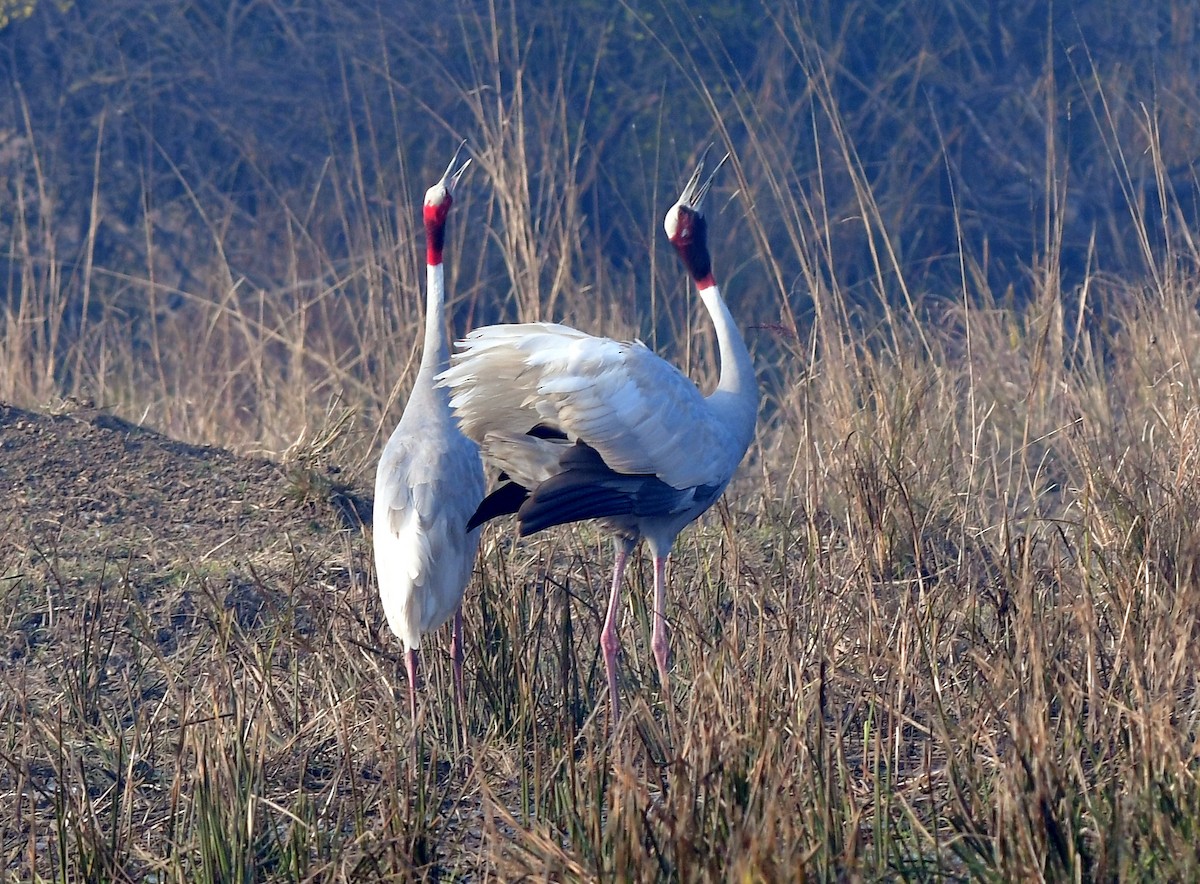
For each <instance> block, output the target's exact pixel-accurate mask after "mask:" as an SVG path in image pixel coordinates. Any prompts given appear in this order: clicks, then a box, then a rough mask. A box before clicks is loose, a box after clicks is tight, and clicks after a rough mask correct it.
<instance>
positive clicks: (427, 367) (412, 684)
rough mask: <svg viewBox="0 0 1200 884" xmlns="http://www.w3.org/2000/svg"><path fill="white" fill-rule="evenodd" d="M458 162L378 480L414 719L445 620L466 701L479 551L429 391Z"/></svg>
mask: <svg viewBox="0 0 1200 884" xmlns="http://www.w3.org/2000/svg"><path fill="white" fill-rule="evenodd" d="M461 151H462V147H461V145H460V147H459V152H461ZM459 152H456V153H455V155H454V159H453V160H451V161H450V165H449V166H448V167H447V168H446V174H445V175H443V176H442V179H441V180H440V181H439V182H438V183H437V184H435V185H434V186H433V187H431V188H429V190H428V191H427V192H426V194H425V204H424V220H425V232H426V238H427V247H426V259H427V276H428V290H427V293H426V307H425V342H424V350H423V352H422V355H421V366H420V369H419V371H418V372H417V377H416V380H415V381H414V382H413V389H412V393H411V395H410V396H409V400H408V403H407V404H406V405H405V408H404V414H403V416H402V417H401V418H400V423H399V424H397V426H396V429H395V430H394V431H393V432H392V435H391V438H389V439H388V442H387V445H386V447H385V448H384V450H383V455H382V456H381V457H380V459H379V468H378V471H377V472H376V475H375V509H374V514H373V521H374V542H375V570H376V573H377V575H378V579H379V595H380V599H381V600H382V602H383V610H384V613H385V614H386V615H387V621H388V625H389V626H390V627H391V629H392V632H394V633H395V634H396V635H397V637H399V638H400V640H401V641H402V642H403V643H404V647H405V664H406V666H407V668H408V678H409V704H410V707H411V710H412V713H413V715H414V716H415V715H416V705H417V693H416V691H417V652H418V650H419V649H420V647H421V636H422V635H423V634H425V633H427V632H429V631H431V630H434V629H437V628H438V627H439V626H441V625H442V624H443V623H445V622H446V621H447V620H448V619H450V617H451V616H453V617H454V628H453V637H452V639H451V646H450V650H451V657H452V658H453V662H454V683H455V690H456V693H457V695H458V699H459V701H460V702H461V700H462V651H463V647H462V644H463V640H462V613H461V605H462V598H463V592H464V591H465V589H466V586H467V583H468V582H469V581H470V578H471V570H472V567H473V565H474V562H475V552H476V550H477V549H478V546H479V531H478V529H472V530H470V531H468V530H467V527H466V526H467V521H468V520H469V519H470V518H471V514H472V513H473V512H474V511H475V508H476V507H477V506H478V505H479V502H480V500H481V499H482V498H483V494H484V489H485V481H484V476H483V465H482V463H481V461H480V458H479V448H478V446H477V445H476V444H475V443H474V442H472V441H471V440H469V439H468V438H466V437H465V436H464V435H463V434H462V433H461V432H460V431H459V429H458V425H457V423H456V422H455V420H454V416H453V414H452V413H451V411H450V397H449V394H448V393H447V391H446V390H444V389H442V388H441V387H438V386H436V385H435V383H434V378H435V376H436V375H437V373H438V372H439V371H442V370H444V369H445V368H446V367H447V365H448V364H449V361H450V349H449V346H448V344H447V340H446V334H445V331H444V328H443V324H444V317H443V315H442V314H443V311H444V309H445V274H444V268H443V266H442V251H443V248H442V247H443V243H444V239H445V225H446V217H447V215H448V213H449V211H450V206H451V204H452V202H453V193H454V188H455V186H456V185H457V184H458V180H459V178H461V177H462V174H463V172H464V171H465V170H466V168H467V166H468V165H470V163H471V161H470V160H467V162H466V163H464V164H463V165H462V167H461V168H459V169H458V171H457V172H455V171H454V167H455V165H456V164H457V162H458V156H459Z"/></svg>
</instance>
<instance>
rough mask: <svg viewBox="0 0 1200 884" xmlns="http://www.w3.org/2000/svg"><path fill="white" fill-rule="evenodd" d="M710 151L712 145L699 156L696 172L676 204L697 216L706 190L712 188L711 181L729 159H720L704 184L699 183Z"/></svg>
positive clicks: (724, 157)
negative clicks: (685, 207)
mask: <svg viewBox="0 0 1200 884" xmlns="http://www.w3.org/2000/svg"><path fill="white" fill-rule="evenodd" d="M710 150H712V145H711V144H710V145H709V146H708V147H706V148H704V153H702V154H700V162H699V163H698V164H697V166H696V171H695V172H693V173H692V177H691V178H689V179H688V183H687V184H686V185H684V188H683V193H681V194H680V195H679V200H678V204H679V205H681V206H687V207H688V208H689V209H691V210H692V211H693V212H695V213H696V214H697V215H699V214H701V212H700V204H701V203H703V202H704V197H705V196H707V195H708V189H709V188H710V187H712V183H713V179H714V178H716V177H717V173H718V172H720V171H721V167H722V166H724V165H725V161H726V160H728V159H729V154H725V156H723V157H721V162H719V163H717V165H716V168H714V169H713V170H712V172H711V173H710V174H709V176H708V177H707V178H705V179H704V183H703V184H701V183H700V176H701V175H703V174H704V161H705V160H706V159H707V158H708V152H709V151H710Z"/></svg>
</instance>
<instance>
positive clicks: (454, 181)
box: [439, 138, 471, 196]
mask: <svg viewBox="0 0 1200 884" xmlns="http://www.w3.org/2000/svg"><path fill="white" fill-rule="evenodd" d="M466 146H467V139H465V138H464V139H463V140H462V142H461V143H460V144H459V145H458V150H456V151H455V152H454V158H453V159H452V160H450V165H448V166H447V167H446V174H445V175H443V176H442V180H441V181H440V182H439V183H440V184H441V185H442V186H443V187H445V188H446V190H447V192H448V193H449V194H450V195H451V196H453V195H454V188H456V187H458V179H460V178H462V176H463V172H465V171H467V166H469V165H471V158H470V157H467V161H466V162H465V163H463V164H462V167H461V168H460V169H459V170H458V171H457V172H455V171H454V167H455V166H456V165H457V164H458V158H459V157H460V156H461V155H462V152H463V149H464V148H465V147H466Z"/></svg>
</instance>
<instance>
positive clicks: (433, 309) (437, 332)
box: [421, 250, 450, 371]
mask: <svg viewBox="0 0 1200 884" xmlns="http://www.w3.org/2000/svg"><path fill="white" fill-rule="evenodd" d="M426 277H427V281H426V288H425V347H424V349H423V351H422V353H421V368H422V369H425V368H430V369H433V370H434V371H444V370H445V369H447V368H449V367H450V342H449V341H448V340H447V339H446V321H445V317H444V316H443V314H444V313H445V310H446V270H445V268H444V266H443V265H442V259H441V253H440V252H439V253H438V255H437V263H434V261H433V254H432V250H431V253H430V260H429V264H428V266H427V268H426Z"/></svg>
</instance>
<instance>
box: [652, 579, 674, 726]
mask: <svg viewBox="0 0 1200 884" xmlns="http://www.w3.org/2000/svg"><path fill="white" fill-rule="evenodd" d="M666 607H667V557H666V556H655V557H654V631H653V633H652V634H651V636H650V649H651V650H653V651H654V661H655V662H656V663H657V664H658V681H659V683H660V684H661V686H662V692H663V697H664V698H666V699H667V700H668V705H670V703H669V701H670V697H671V686H670V682H668V681H667V664H668V663H669V662H670V661H671V643H670V640H669V639H668V637H667V615H666Z"/></svg>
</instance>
